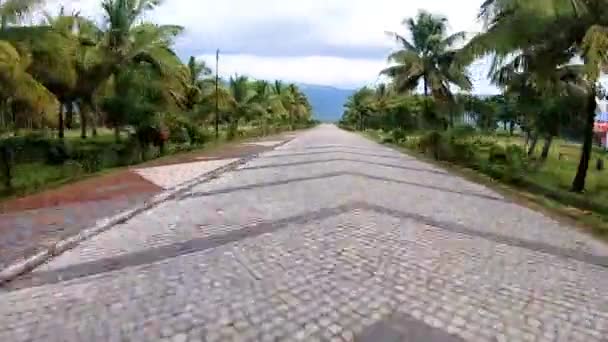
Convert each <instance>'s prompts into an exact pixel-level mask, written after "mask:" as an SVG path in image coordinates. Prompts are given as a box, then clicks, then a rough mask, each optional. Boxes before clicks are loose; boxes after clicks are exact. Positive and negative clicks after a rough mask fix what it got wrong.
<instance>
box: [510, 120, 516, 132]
mask: <svg viewBox="0 0 608 342" xmlns="http://www.w3.org/2000/svg"><path fill="white" fill-rule="evenodd" d="M513 130H515V121H510V122H509V135H513Z"/></svg>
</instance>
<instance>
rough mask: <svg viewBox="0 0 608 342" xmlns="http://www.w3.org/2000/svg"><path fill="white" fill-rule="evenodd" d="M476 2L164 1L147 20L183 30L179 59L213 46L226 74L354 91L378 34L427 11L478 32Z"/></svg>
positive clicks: (369, 77) (363, 80) (385, 42)
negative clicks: (235, 73) (349, 88)
mask: <svg viewBox="0 0 608 342" xmlns="http://www.w3.org/2000/svg"><path fill="white" fill-rule="evenodd" d="M54 1H55V4H54V5H53V6H55V8H57V3H63V4H65V5H66V8H67V9H68V10H71V9H80V10H81V12H82V13H83V14H84V15H88V16H92V17H97V18H98V17H99V13H100V6H99V3H100V2H101V0H54ZM481 2H482V1H481V0H460V1H454V0H373V1H372V0H331V1H329V0H290V1H285V0H257V1H250V0H221V1H215V0H170V1H165V3H164V4H163V5H162V6H161V7H159V8H158V9H157V10H155V11H154V12H152V13H149V14H147V19H151V20H154V21H156V22H159V23H171V24H179V25H182V26H184V27H185V28H186V33H185V35H184V37H183V38H182V39H181V41H179V42H178V46H177V47H178V51H180V52H181V53H182V54H184V55H188V54H194V55H204V54H210V53H212V51H215V49H216V48H220V49H221V50H223V51H227V52H230V53H231V55H226V56H224V57H223V58H222V64H223V68H222V69H223V70H226V71H227V72H230V73H232V72H239V73H242V74H249V75H252V76H255V77H260V78H282V79H287V80H290V81H298V82H308V83H319V84H328V85H334V86H341V87H346V86H348V87H352V86H359V85H362V84H368V83H373V82H375V81H376V79H377V75H378V72H379V71H380V70H381V69H382V68H383V67H385V65H386V64H385V61H384V58H383V55H386V54H387V53H388V51H389V50H390V49H391V48H392V47H393V45H392V42H391V41H390V39H388V38H387V37H386V36H385V35H384V31H386V30H393V31H399V32H402V33H404V34H405V28H404V27H403V26H402V25H401V21H402V19H403V18H406V17H412V16H415V15H416V13H417V12H418V10H419V9H426V10H428V11H429V12H431V13H437V14H442V15H445V16H447V17H448V19H449V24H450V29H451V31H467V32H477V31H479V30H480V29H481V24H480V23H479V22H478V21H477V20H476V16H477V11H478V9H479V6H480V4H481ZM182 57H186V56H182ZM207 57H209V56H207ZM212 60H213V58H212ZM475 72H476V73H477V74H480V72H479V71H478V70H475ZM476 78H477V79H479V78H482V79H481V80H480V82H478V83H480V84H483V83H484V82H485V80H483V77H480V76H479V75H476ZM485 83H487V82H485ZM481 87H482V88H484V90H478V91H479V92H484V91H486V90H485V88H487V85H485V84H484V85H482V86H481Z"/></svg>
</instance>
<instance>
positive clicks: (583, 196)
mask: <svg viewBox="0 0 608 342" xmlns="http://www.w3.org/2000/svg"><path fill="white" fill-rule="evenodd" d="M605 5H606V2H605V1H603V0H549V1H544V0H489V1H485V2H483V4H482V5H481V7H480V11H479V16H480V18H481V19H483V21H484V23H485V26H484V31H483V32H481V33H478V34H476V35H474V36H472V37H467V35H466V34H465V33H463V32H458V33H453V34H448V30H447V21H446V19H445V18H443V17H441V16H438V15H434V14H430V13H427V12H424V11H422V12H420V13H419V14H418V15H417V16H416V17H415V18H411V19H406V20H405V21H404V25H405V32H404V34H400V33H388V35H389V36H390V37H391V38H393V39H394V40H395V41H396V43H397V44H398V49H396V50H395V51H394V52H393V53H391V54H390V56H388V61H389V64H388V66H387V68H386V69H385V70H382V71H381V72H380V73H381V74H382V75H384V76H386V77H387V79H388V80H389V82H387V83H386V84H379V85H377V86H376V87H364V88H362V89H359V90H358V91H357V92H356V93H355V94H353V95H352V96H351V98H350V99H349V101H348V103H347V104H346V105H345V112H344V114H343V117H342V119H341V121H340V125H341V126H342V127H344V128H347V129H350V130H360V131H365V132H366V133H367V135H369V136H371V137H373V138H375V139H377V140H378V141H381V142H383V143H388V144H394V145H397V146H400V147H404V148H407V149H409V150H411V151H415V152H419V153H421V154H423V155H424V156H426V157H428V158H429V159H431V160H435V161H437V162H439V163H443V164H445V165H448V166H449V165H453V166H457V167H460V168H465V169H467V170H469V171H471V170H474V172H476V173H477V174H483V175H484V176H487V177H489V178H491V179H493V180H494V181H498V182H500V183H501V184H506V185H509V186H510V187H511V189H517V190H518V191H520V192H521V191H523V192H522V193H527V194H532V195H535V196H536V198H537V200H536V202H543V203H544V205H545V206H551V207H556V208H557V207H559V208H557V209H559V210H560V211H561V212H562V213H567V214H569V215H570V216H571V217H574V218H575V219H577V220H579V219H580V220H582V221H585V222H588V223H591V225H592V226H593V229H594V231H595V232H596V233H598V234H602V235H604V236H606V235H608V228H607V227H608V225H607V224H608V193H607V192H606V190H608V178H607V177H606V171H604V159H605V157H606V152H605V151H604V150H603V149H602V148H601V147H600V146H599V139H598V138H599V137H598V136H596V135H595V134H594V123H595V118H596V110H597V104H596V101H597V100H596V99H602V98H605V97H606V94H605V91H604V89H603V88H602V87H601V85H600V84H599V82H598V79H599V76H600V73H601V71H602V70H605V67H606V66H607V65H608V64H607V62H608V60H607V58H608V54H606V50H607V49H608V43H607V42H608V33H607V32H608V20H607V19H606V18H608V16H606V14H608V13H606V11H608V7H607V6H605ZM478 58H490V59H491V60H492V63H491V68H490V72H489V74H488V77H489V79H490V80H491V81H492V82H493V84H495V85H496V86H498V87H499V89H501V90H502V92H501V94H499V95H493V96H476V95H473V94H471V90H472V82H471V78H470V75H469V72H468V70H469V66H470V64H471V63H472V62H474V61H475V60H476V59H478ZM446 163H447V164H446ZM468 173H469V174H470V172H468ZM539 198H541V200H538V199H539ZM544 199H547V200H548V201H550V202H551V204H548V203H549V202H548V201H546V202H544Z"/></svg>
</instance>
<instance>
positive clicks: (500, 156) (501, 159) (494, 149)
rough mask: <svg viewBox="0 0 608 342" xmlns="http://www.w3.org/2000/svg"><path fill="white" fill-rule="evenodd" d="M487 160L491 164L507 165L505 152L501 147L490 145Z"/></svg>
mask: <svg viewBox="0 0 608 342" xmlns="http://www.w3.org/2000/svg"><path fill="white" fill-rule="evenodd" d="M488 160H489V161H490V162H491V163H504V164H506V163H507V151H506V150H505V148H504V147H502V146H501V145H496V144H494V145H492V146H491V147H490V150H489V155H488Z"/></svg>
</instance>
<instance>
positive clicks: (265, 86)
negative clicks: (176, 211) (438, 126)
mask: <svg viewBox="0 0 608 342" xmlns="http://www.w3.org/2000/svg"><path fill="white" fill-rule="evenodd" d="M160 2H161V1H160V0H100V8H101V9H102V10H103V20H102V21H101V22H96V21H93V20H92V19H89V18H86V17H83V16H81V15H80V14H78V13H66V12H65V11H64V10H63V9H61V10H60V11H58V13H57V14H56V15H55V14H50V13H43V12H42V9H43V6H44V5H45V1H43V0H15V1H11V0H8V1H2V2H0V20H1V22H0V197H1V196H9V195H15V194H22V193H26V192H31V191H34V190H36V189H38V188H42V187H44V186H45V185H47V184H49V183H53V182H55V183H56V182H65V181H67V180H70V179H75V178H78V177H81V176H82V175H85V174H90V173H94V172H97V171H100V170H103V169H107V168H111V167H116V166H125V165H132V164H137V163H140V162H142V161H145V160H149V159H151V158H156V157H159V156H161V155H167V154H172V153H178V152H181V151H185V150H193V149H198V148H201V147H203V146H205V145H207V144H209V143H210V142H211V141H214V142H217V141H226V140H234V139H239V138H243V137H257V136H263V135H268V134H273V133H278V132H281V131H285V130H292V129H297V128H302V127H307V126H310V125H312V124H314V122H313V120H312V118H311V106H310V104H309V102H308V99H307V98H306V96H305V95H304V94H303V93H302V92H301V91H300V89H298V87H297V86H296V85H294V84H284V83H283V82H281V81H278V80H277V81H272V82H269V81H265V80H252V79H248V78H247V77H245V76H239V75H234V76H232V77H230V78H229V79H219V80H216V78H215V75H213V74H212V70H211V69H210V66H209V65H207V64H205V62H203V61H199V60H197V59H196V58H194V57H191V58H190V59H189V60H188V61H185V62H183V61H182V60H180V58H179V57H178V56H177V55H176V53H175V52H174V50H173V49H172V45H173V41H174V40H175V39H176V37H178V36H179V35H180V33H181V32H182V31H183V28H182V27H180V26H177V25H158V24H155V23H152V22H148V21H146V20H145V13H146V12H148V11H150V10H153V9H154V8H155V7H156V6H158V5H159V4H160ZM33 13H36V14H37V15H36V16H35V17H36V18H39V17H41V16H40V14H41V13H43V14H44V15H42V19H41V20H40V21H39V23H38V24H36V25H27V26H26V25H23V23H24V22H25V20H24V19H25V18H26V17H28V15H31V14H33ZM32 17H34V16H30V18H32ZM216 127H217V128H218V129H217V131H216ZM216 133H217V136H216Z"/></svg>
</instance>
